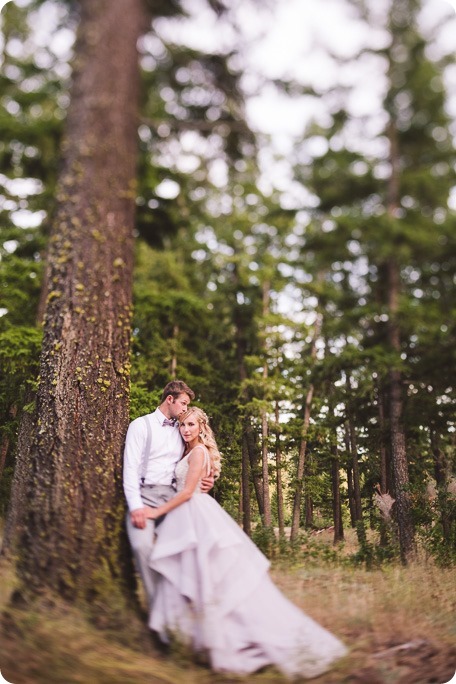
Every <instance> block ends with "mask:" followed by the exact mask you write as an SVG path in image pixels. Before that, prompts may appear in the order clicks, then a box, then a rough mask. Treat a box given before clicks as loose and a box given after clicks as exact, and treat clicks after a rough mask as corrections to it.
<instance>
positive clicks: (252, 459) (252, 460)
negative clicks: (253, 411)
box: [232, 268, 264, 516]
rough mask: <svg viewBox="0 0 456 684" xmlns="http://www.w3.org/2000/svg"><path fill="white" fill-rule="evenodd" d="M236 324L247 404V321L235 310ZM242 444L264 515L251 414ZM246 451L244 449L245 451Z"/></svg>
mask: <svg viewBox="0 0 456 684" xmlns="http://www.w3.org/2000/svg"><path fill="white" fill-rule="evenodd" d="M232 277H233V281H234V286H235V287H237V285H238V281H239V276H238V273H237V270H236V268H235V269H234V271H233V274H232ZM234 325H235V341H236V359H237V367H238V374H239V380H240V383H241V400H242V402H243V404H244V405H245V404H247V403H248V401H249V396H248V390H247V389H246V386H245V382H246V380H247V370H246V367H245V355H246V353H247V352H246V349H247V342H246V332H245V329H244V328H245V322H244V319H243V316H242V314H241V313H240V312H238V311H236V310H235V311H234ZM242 440H243V441H242V444H243V447H242V448H243V450H244V449H246V453H247V455H248V458H249V464H250V468H249V471H250V475H251V478H252V481H253V485H254V490H255V496H256V500H257V503H258V510H259V513H260V515H261V516H262V515H263V513H264V506H263V483H262V480H261V477H260V468H259V454H258V449H257V442H256V437H255V433H254V431H253V428H252V424H251V422H250V418H249V416H245V417H244V420H243V437H242ZM243 453H244V451H243ZM243 472H244V474H246V473H247V469H246V468H244V470H243ZM246 505H247V504H246V502H244V506H246Z"/></svg>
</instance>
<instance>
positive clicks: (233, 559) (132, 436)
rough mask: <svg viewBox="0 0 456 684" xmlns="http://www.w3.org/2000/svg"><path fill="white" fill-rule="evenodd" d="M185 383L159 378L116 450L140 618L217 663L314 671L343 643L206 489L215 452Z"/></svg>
mask: <svg viewBox="0 0 456 684" xmlns="http://www.w3.org/2000/svg"><path fill="white" fill-rule="evenodd" d="M194 397H195V395H194V392H193V391H192V390H191V389H190V388H189V387H188V386H187V385H186V384H185V383H184V382H182V381H180V380H175V381H173V382H170V383H168V384H167V385H166V387H165V388H164V390H163V394H162V397H161V403H160V406H159V407H158V408H157V409H156V411H155V412H153V413H150V414H148V415H146V416H141V417H140V418H137V419H136V420H134V421H133V422H132V423H131V424H130V427H129V429H128V433H127V438H126V443H125V455H124V490H125V496H126V499H127V504H128V508H129V514H128V516H127V533H128V537H129V540H130V544H131V547H132V550H133V555H134V558H135V563H136V567H137V570H138V572H139V574H140V576H141V579H142V581H143V584H144V587H145V591H146V595H147V598H148V603H149V627H150V628H151V629H152V630H153V631H154V632H156V633H157V634H158V636H159V637H160V639H161V640H162V641H163V642H165V643H166V642H167V641H168V640H169V636H170V634H176V635H177V636H178V638H179V640H180V641H183V642H184V643H186V644H188V645H189V646H190V647H191V648H192V649H193V650H194V651H195V652H197V653H200V654H202V655H203V656H205V657H206V658H207V659H208V661H209V664H210V666H211V668H212V669H213V670H214V671H216V672H230V673H236V674H248V673H252V672H255V671H257V670H259V669H261V668H263V667H265V666H268V665H273V666H275V667H276V668H277V669H278V670H280V671H281V672H282V673H283V674H285V675H286V676H288V677H290V678H295V677H304V678H312V677H316V676H318V675H320V674H322V673H323V672H325V671H327V670H328V669H329V668H330V666H331V665H332V664H333V662H334V661H335V660H337V659H338V658H340V657H342V656H344V655H345V654H346V653H347V649H346V648H345V646H344V645H343V644H342V643H341V642H340V641H339V640H338V639H337V638H336V637H335V636H334V635H333V634H331V633H330V632H328V631H327V630H326V629H324V628H323V627H321V626H320V625H319V624H318V623H316V622H315V621H314V620H312V618H310V617H308V616H307V615H305V613H303V612H302V611H301V610H299V609H298V608H297V607H296V606H295V605H294V604H293V603H291V602H290V601H289V600H288V599H287V598H286V597H285V596H284V595H283V594H282V593H281V592H280V591H279V590H278V588H277V587H276V586H275V584H274V583H273V582H272V580H271V578H270V577H269V574H268V569H269V561H268V560H267V558H266V557H265V556H264V555H263V554H262V553H261V552H260V551H259V549H258V548H257V547H256V546H255V544H254V543H253V542H252V541H251V540H250V538H249V537H248V536H247V535H246V534H244V532H243V531H242V530H241V529H240V527H239V526H238V524H237V523H236V522H235V521H234V520H233V519H232V518H231V516H230V515H228V513H226V512H225V511H224V510H223V508H222V507H221V506H219V504H218V503H217V502H216V501H215V499H213V498H212V497H211V496H209V495H208V492H209V491H210V489H211V488H212V486H213V484H214V480H215V479H216V478H217V477H218V476H219V475H220V467H221V458H220V453H219V450H218V448H217V444H216V441H215V438H214V435H213V432H212V429H211V427H210V425H209V420H208V417H207V416H206V414H205V413H204V411H202V410H201V409H200V408H196V407H190V403H191V401H192V400H193V399H194Z"/></svg>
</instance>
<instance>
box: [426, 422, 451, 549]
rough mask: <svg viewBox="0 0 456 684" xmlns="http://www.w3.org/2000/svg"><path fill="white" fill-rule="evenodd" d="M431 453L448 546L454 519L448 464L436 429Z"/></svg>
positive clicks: (431, 433)
mask: <svg viewBox="0 0 456 684" xmlns="http://www.w3.org/2000/svg"><path fill="white" fill-rule="evenodd" d="M430 442H431V451H432V456H433V458H434V476H435V481H436V484H437V500H438V504H439V509H440V521H441V523H442V533H443V538H444V540H445V542H446V543H447V544H450V543H451V527H452V519H451V515H450V513H449V507H448V491H447V489H448V479H449V478H448V463H447V460H446V458H445V454H444V452H443V451H442V449H441V448H440V444H439V436H438V434H437V432H436V430H435V429H434V428H431V431H430Z"/></svg>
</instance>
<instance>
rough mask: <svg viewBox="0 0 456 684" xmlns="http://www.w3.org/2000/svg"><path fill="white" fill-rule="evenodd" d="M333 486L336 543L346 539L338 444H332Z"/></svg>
mask: <svg viewBox="0 0 456 684" xmlns="http://www.w3.org/2000/svg"><path fill="white" fill-rule="evenodd" d="M331 455H332V458H331V487H332V505H333V520H334V544H337V543H338V542H340V541H342V540H343V539H344V526H343V520H342V505H341V499H340V473H339V468H340V463H339V454H338V450H337V444H336V443H333V444H331Z"/></svg>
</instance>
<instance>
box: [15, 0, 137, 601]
mask: <svg viewBox="0 0 456 684" xmlns="http://www.w3.org/2000/svg"><path fill="white" fill-rule="evenodd" d="M80 7H81V22H80V28H79V34H78V40H77V44H76V52H75V71H74V75H73V88H72V99H71V105H70V109H69V112H68V119H67V124H66V136H65V139H64V142H63V166H62V172H61V175H60V178H59V187H58V191H57V212H56V218H55V221H54V223H53V226H52V232H51V237H50V248H49V254H48V277H47V282H48V283H49V285H48V295H47V305H46V313H45V317H44V339H43V347H42V353H41V372H40V384H39V388H38V393H37V413H36V415H37V422H36V426H34V425H32V426H30V430H31V431H32V433H33V434H32V440H31V445H30V454H29V457H28V458H27V462H24V460H22V461H21V463H20V464H19V465H20V467H19V472H20V475H21V480H20V481H18V480H17V479H16V480H15V486H16V488H17V489H18V490H20V493H18V494H17V496H18V497H19V499H20V500H22V501H24V500H25V502H26V511H25V516H24V521H23V522H24V526H23V535H22V539H21V552H20V556H21V557H20V563H19V574H20V577H21V579H22V583H23V587H24V590H25V588H27V590H29V591H30V590H35V591H36V590H38V589H40V588H44V587H47V588H49V589H50V590H51V591H57V592H59V594H60V595H63V596H64V597H66V598H68V599H71V600H75V599H76V598H80V599H83V600H90V601H92V600H93V598H94V597H95V596H97V594H98V595H103V594H104V596H105V597H106V594H111V593H112V595H113V596H114V595H115V594H116V593H118V592H121V593H124V594H125V595H127V594H128V589H127V585H126V584H125V580H127V578H128V576H129V569H130V566H129V565H128V564H127V563H126V554H125V549H124V548H123V547H122V542H121V539H123V538H124V537H123V536H122V535H120V534H119V523H120V521H121V520H122V518H123V510H124V500H123V494H122V489H121V462H122V449H123V442H124V437H125V431H126V428H127V425H128V420H129V416H128V399H129V381H128V376H129V350H130V320H131V289H132V266H133V228H134V209H135V202H134V200H135V176H136V155H137V133H136V126H137V115H138V93H139V69H138V55H137V51H136V44H137V41H138V39H139V37H140V35H141V33H142V32H143V31H144V30H145V28H146V17H145V15H144V14H143V11H144V10H143V5H142V3H139V2H138V3H133V4H132V5H131V7H129V11H128V13H127V14H125V7H124V3H123V0H83V1H81V2H80ZM108 588H109V589H108Z"/></svg>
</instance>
